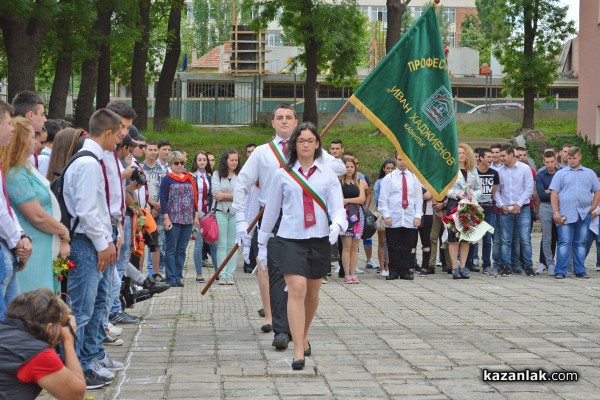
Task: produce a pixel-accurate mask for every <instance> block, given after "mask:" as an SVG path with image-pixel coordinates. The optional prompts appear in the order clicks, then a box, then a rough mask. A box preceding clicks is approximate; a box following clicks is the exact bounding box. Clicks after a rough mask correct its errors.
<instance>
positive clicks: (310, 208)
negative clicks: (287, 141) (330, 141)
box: [282, 142, 317, 228]
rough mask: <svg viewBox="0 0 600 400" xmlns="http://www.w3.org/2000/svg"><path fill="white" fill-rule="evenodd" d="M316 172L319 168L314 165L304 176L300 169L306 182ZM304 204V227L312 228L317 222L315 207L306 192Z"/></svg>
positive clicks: (303, 198)
mask: <svg viewBox="0 0 600 400" xmlns="http://www.w3.org/2000/svg"><path fill="white" fill-rule="evenodd" d="M282 143H283V142H282ZM316 170H317V167H316V166H314V165H313V166H312V167H311V168H310V169H309V170H308V174H306V175H304V172H302V167H300V168H299V169H298V171H299V172H300V173H301V174H302V176H303V177H305V178H306V180H308V179H309V178H310V176H311V175H312V174H314V173H315V171H316ZM302 203H303V204H304V227H305V228H310V227H311V226H313V225H315V224H316V223H317V221H316V220H315V205H314V204H313V199H312V198H311V197H310V196H309V195H308V194H306V190H302Z"/></svg>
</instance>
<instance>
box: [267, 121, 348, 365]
mask: <svg viewBox="0 0 600 400" xmlns="http://www.w3.org/2000/svg"><path fill="white" fill-rule="evenodd" d="M273 150H274V151H275V149H273ZM321 151H322V150H321V141H320V138H319V134H318V132H317V128H316V127H315V125H314V124H312V123H311V122H304V123H302V124H300V125H298V126H297V127H296V129H295V130H294V132H293V134H292V136H291V137H290V139H289V141H288V143H287V157H288V162H287V165H286V167H284V168H281V169H279V170H277V172H276V173H275V175H274V177H273V185H272V188H273V190H272V191H271V192H270V193H268V194H267V196H268V197H267V202H266V206H265V212H264V215H263V219H262V223H261V226H260V231H259V233H258V257H257V261H258V263H259V264H260V266H261V267H263V266H266V265H267V242H268V241H269V237H270V236H271V231H272V230H273V226H274V225H275V223H276V221H277V219H278V218H279V216H280V214H281V223H280V225H279V231H278V233H277V236H278V238H279V239H278V241H277V247H276V248H275V249H273V248H270V249H269V250H270V251H273V250H275V251H277V253H278V254H285V257H279V259H281V260H285V262H282V263H281V265H280V266H279V268H280V269H281V271H282V272H283V275H284V278H285V283H286V284H287V287H288V303H287V312H288V320H289V324H290V332H291V334H292V340H293V342H294V361H293V362H292V368H293V369H302V368H303V367H304V357H307V356H310V355H311V351H312V350H311V347H310V343H309V342H308V330H309V328H310V324H311V322H312V319H313V316H314V315H315V312H316V311H317V307H318V304H319V289H320V287H321V279H322V278H323V277H324V276H326V275H327V272H329V270H330V269H331V246H330V243H331V244H333V243H336V242H337V238H338V235H339V234H340V232H343V231H345V230H346V227H347V222H346V212H345V210H344V199H343V197H342V190H341V187H340V185H339V183H338V180H337V176H336V175H335V173H334V172H333V171H332V170H331V169H330V168H329V167H327V166H325V165H324V164H323V163H322V162H320V161H319V160H318V159H319V157H320V156H321ZM301 185H302V186H301ZM311 191H312V192H313V193H311ZM330 221H331V225H330Z"/></svg>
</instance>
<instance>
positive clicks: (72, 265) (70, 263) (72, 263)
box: [67, 260, 75, 269]
mask: <svg viewBox="0 0 600 400" xmlns="http://www.w3.org/2000/svg"><path fill="white" fill-rule="evenodd" d="M67 268H69V269H75V263H74V262H73V261H71V260H69V262H68V263H67Z"/></svg>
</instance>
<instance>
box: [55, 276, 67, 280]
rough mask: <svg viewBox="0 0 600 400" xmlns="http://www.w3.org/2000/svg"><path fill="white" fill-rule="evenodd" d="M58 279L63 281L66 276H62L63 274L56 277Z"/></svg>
mask: <svg viewBox="0 0 600 400" xmlns="http://www.w3.org/2000/svg"><path fill="white" fill-rule="evenodd" d="M56 279H58V280H59V281H62V280H63V279H65V277H64V276H62V275H59V276H57V277H56Z"/></svg>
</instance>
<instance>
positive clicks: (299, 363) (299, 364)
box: [292, 358, 304, 371]
mask: <svg viewBox="0 0 600 400" xmlns="http://www.w3.org/2000/svg"><path fill="white" fill-rule="evenodd" d="M303 368H304V358H301V359H300V360H292V369H293V370H295V371H297V370H301V369H303Z"/></svg>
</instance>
